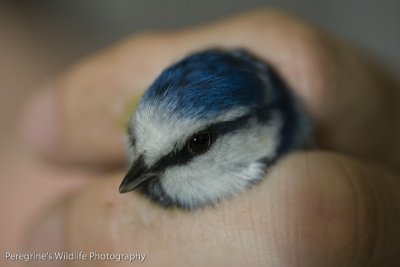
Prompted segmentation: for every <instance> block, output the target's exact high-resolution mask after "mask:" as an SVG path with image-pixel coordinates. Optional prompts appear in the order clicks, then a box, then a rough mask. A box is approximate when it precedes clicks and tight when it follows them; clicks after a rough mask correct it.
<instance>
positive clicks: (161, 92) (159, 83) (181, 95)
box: [138, 50, 267, 119]
mask: <svg viewBox="0 0 400 267" xmlns="http://www.w3.org/2000/svg"><path fill="white" fill-rule="evenodd" d="M263 67H265V68H266V66H263ZM258 72H259V70H258V69H257V65H256V64H254V59H253V58H251V57H250V56H249V54H246V53H241V51H239V50H238V51H236V52H235V53H226V52H225V53H222V52H221V51H219V50H207V51H205V52H200V53H197V54H194V55H191V56H189V57H187V58H185V59H183V60H181V61H179V62H177V63H176V64H174V65H172V66H171V67H169V68H168V69H166V70H165V71H164V72H163V73H162V74H161V75H160V76H159V77H158V78H157V79H156V80H155V82H154V83H153V84H152V85H151V86H150V88H149V90H148V91H147V92H146V93H145V94H144V96H143V98H142V100H141V103H140V104H139V106H138V109H140V108H141V107H143V105H160V103H162V105H163V111H165V112H168V113H170V114H175V115H177V116H180V117H193V118H198V119H209V118H213V117H215V116H217V115H218V114H221V113H223V112H224V111H227V110H229V109H232V108H238V107H254V106H260V105H263V104H264V103H265V102H266V101H267V97H266V90H265V84H264V82H263V81H262V80H261V78H260V77H259V75H257V73H258Z"/></svg>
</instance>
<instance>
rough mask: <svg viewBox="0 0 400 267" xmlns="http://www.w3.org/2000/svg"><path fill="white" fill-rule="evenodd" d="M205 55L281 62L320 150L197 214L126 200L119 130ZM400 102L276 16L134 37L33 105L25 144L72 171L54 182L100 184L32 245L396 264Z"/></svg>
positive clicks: (216, 262) (253, 261) (225, 259)
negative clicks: (143, 102) (179, 67)
mask: <svg viewBox="0 0 400 267" xmlns="http://www.w3.org/2000/svg"><path fill="white" fill-rule="evenodd" d="M208 46H224V47H237V46H240V47H245V48H247V49H249V50H251V51H253V52H254V53H256V54H257V55H259V56H260V57H262V58H264V59H265V60H266V61H268V62H270V63H271V64H272V65H274V66H275V67H276V69H277V70H278V71H279V72H280V74H281V76H282V77H283V78H284V79H285V80H286V81H287V83H288V84H289V85H290V87H291V88H293V90H294V92H295V94H296V95H298V97H299V98H301V99H302V100H303V102H304V104H305V106H306V109H307V110H308V112H309V114H310V116H311V118H312V119H313V120H314V121H315V135H316V143H317V146H318V148H319V149H320V150H315V151H309V152H301V153H294V154H292V155H290V156H288V157H286V158H284V159H282V160H281V161H279V162H278V164H276V166H275V167H274V168H272V169H271V171H270V172H269V173H268V174H267V177H266V178H265V179H264V181H263V182H262V183H261V184H260V185H258V186H257V187H255V188H254V189H252V190H250V191H247V192H245V193H244V194H242V195H240V196H237V197H235V198H233V199H231V200H229V201H226V202H224V203H221V204H220V205H217V206H216V207H208V208H204V209H202V210H198V211H195V212H190V213H188V212H183V211H180V210H165V209H162V208H160V207H158V206H156V205H154V204H152V203H150V202H149V201H148V200H147V199H146V198H144V197H142V196H140V195H138V194H124V195H120V194H118V186H119V184H120V182H121V179H122V177H123V175H124V171H125V168H124V167H120V166H123V163H124V162H125V156H124V155H125V154H124V147H123V143H122V141H121V139H122V136H123V134H124V129H123V127H121V120H123V119H124V118H126V114H127V113H129V112H130V110H132V99H135V98H137V97H138V96H139V95H140V94H141V93H142V92H143V91H144V89H145V88H146V87H147V86H148V85H149V84H150V83H151V81H152V80H153V79H154V78H155V77H156V76H157V75H158V73H159V72H160V71H161V70H162V69H163V68H165V67H166V66H168V65H169V64H171V63H172V62H174V61H175V60H177V59H179V58H181V57H182V56H184V55H186V54H188V53H190V52H192V51H196V50H200V49H202V48H205V47H208ZM399 92H400V85H399V82H398V81H396V80H394V78H393V77H391V76H390V75H389V74H388V73H387V72H386V71H384V70H383V69H382V68H381V67H380V66H378V65H377V64H376V63H374V62H372V61H371V60H370V59H367V58H366V57H365V56H364V55H362V54H361V53H360V52H358V51H355V50H354V49H353V48H351V47H349V46H348V45H347V44H344V43H342V42H340V41H338V40H335V39H333V38H331V37H330V36H328V35H326V34H325V33H323V32H322V31H320V30H319V29H316V28H315V27H314V26H312V25H309V24H307V23H305V22H303V21H301V20H299V19H297V18H294V17H292V16H290V15H287V14H283V13H281V12H278V11H271V10H268V11H259V12H253V13H249V14H244V15H242V16H237V17H234V18H231V19H226V20H224V21H221V22H217V23H213V24H210V25H205V26H201V27H195V28H190V29H184V30H180V31H176V32H168V33H167V32H165V33H152V34H143V35H139V36H135V37H133V38H130V39H127V40H125V41H123V42H121V43H120V44H118V45H116V46H114V47H112V48H110V49H108V50H106V51H103V52H101V53H99V54H97V55H94V56H93V57H92V58H89V59H86V60H84V61H82V62H81V63H79V64H78V65H76V66H73V67H72V68H71V69H70V70H69V71H68V72H67V73H65V74H63V75H61V76H60V77H59V78H58V79H56V80H54V81H52V82H50V83H49V84H48V85H47V88H46V89H44V90H43V91H42V92H40V93H38V95H36V96H35V97H34V98H33V99H32V100H31V102H30V103H29V104H28V106H27V107H26V109H27V111H26V116H25V119H24V121H23V123H22V124H23V125H24V128H23V133H24V134H25V136H26V140H27V141H28V142H29V144H30V145H31V146H32V148H33V149H34V150H35V151H36V153H37V154H38V155H40V156H41V157H43V158H45V159H47V160H48V162H49V160H50V162H53V163H54V164H57V166H60V165H61V166H62V165H65V166H67V167H68V168H72V167H71V166H74V167H76V168H74V173H71V171H69V173H68V175H66V170H65V169H57V170H54V171H53V172H52V174H51V176H53V179H56V177H54V176H66V177H70V178H71V179H74V177H78V176H81V177H82V176H96V178H95V179H92V180H90V181H89V182H87V183H85V185H80V188H81V191H80V193H78V194H75V195H72V196H69V197H68V199H66V200H64V201H62V202H61V203H59V204H57V205H55V204H54V207H53V208H52V209H51V211H49V213H48V215H46V216H44V217H43V218H41V219H40V220H39V222H37V224H36V225H35V226H34V227H32V229H31V230H30V231H31V232H30V234H29V236H30V238H29V239H30V240H29V241H27V243H26V245H27V247H30V248H32V249H33V250H34V251H40V250H43V251H54V250H56V251H57V250H70V251H86V252H88V251H97V252H111V253H112V252H113V253H124V252H129V253H132V252H135V251H139V252H142V253H146V254H147V257H146V260H145V261H144V263H140V265H141V266H260V265H262V266H396V265H399V264H400V228H399V227H398V226H399V225H400V172H399V171H398V166H399V165H400V139H399V138H398V136H399V134H400V130H399V129H400V120H399V118H400V116H399V115H400V110H399V108H400V95H399ZM43 118H46V122H47V123H45V124H43V125H41V127H38V124H39V123H40V121H41V120H43ZM47 164H48V165H46V166H50V165H51V164H49V163H47ZM111 168H113V171H110V170H109V169H111ZM93 169H95V172H94V171H93ZM106 169H108V170H106ZM43 175H47V176H50V175H49V172H48V171H47V172H46V171H44V172H43ZM37 176H39V174H38V175H37ZM43 186H46V185H43ZM54 190H59V192H62V189H61V188H56V189H53V190H52V191H54ZM28 251H29V250H28ZM39 263H40V264H41V265H42V264H43V263H42V262H39ZM52 264H53V263H52ZM69 264H71V265H88V266H91V265H96V266H101V265H104V266H112V264H116V265H117V264H118V266H125V265H128V264H129V263H128V262H122V264H121V263H115V262H112V261H111V262H110V261H72V262H69Z"/></svg>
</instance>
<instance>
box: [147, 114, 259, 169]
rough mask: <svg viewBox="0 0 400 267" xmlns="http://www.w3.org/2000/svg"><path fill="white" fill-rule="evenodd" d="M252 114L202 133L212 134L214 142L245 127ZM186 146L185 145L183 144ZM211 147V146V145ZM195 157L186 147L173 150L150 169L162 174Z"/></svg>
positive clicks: (222, 123) (207, 128)
mask: <svg viewBox="0 0 400 267" xmlns="http://www.w3.org/2000/svg"><path fill="white" fill-rule="evenodd" d="M252 115H254V114H246V115H243V116H241V117H238V118H236V119H234V120H231V121H222V122H217V123H214V124H211V125H209V126H207V127H206V128H205V129H203V130H202V131H208V132H210V133H211V134H212V138H213V140H214V141H215V140H216V139H217V138H218V137H220V136H223V135H226V134H229V133H231V132H234V131H236V130H238V129H241V128H243V127H245V126H246V124H247V123H248V121H249V120H250V118H251V117H252ZM185 144H186V143H185ZM211 146H212V145H211ZM195 157H196V155H192V154H191V153H190V152H189V151H188V150H187V149H186V145H185V146H184V147H181V148H179V149H174V150H173V151H172V152H170V153H168V154H166V155H165V156H163V157H161V158H160V159H159V160H158V161H157V162H156V163H155V164H154V165H153V166H152V167H151V169H152V170H153V171H155V172H162V171H163V170H165V169H166V168H168V167H171V166H177V165H183V164H187V163H188V162H189V161H191V160H192V159H193V158H195Z"/></svg>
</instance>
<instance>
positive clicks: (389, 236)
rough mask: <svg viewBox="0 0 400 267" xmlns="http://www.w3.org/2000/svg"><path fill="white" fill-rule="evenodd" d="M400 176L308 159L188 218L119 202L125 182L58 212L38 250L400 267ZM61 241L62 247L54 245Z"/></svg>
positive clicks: (170, 261)
mask: <svg viewBox="0 0 400 267" xmlns="http://www.w3.org/2000/svg"><path fill="white" fill-rule="evenodd" d="M399 176H400V175H399V174H395V173H393V172H391V171H389V170H386V169H384V168H382V167H379V166H373V165H372V164H370V163H368V162H360V161H357V160H353V159H350V158H348V157H344V156H341V155H338V154H331V153H323V152H308V153H298V154H294V155H291V156H289V157H288V158H286V159H284V160H282V161H281V162H279V163H278V164H277V165H276V166H275V167H274V168H273V169H271V172H270V173H269V174H268V176H267V178H266V179H265V180H264V181H263V182H262V183H261V184H260V185H259V186H256V187H255V188H253V189H251V190H249V191H247V192H245V193H243V194H241V195H239V196H236V197H234V198H232V199H230V200H229V201H226V202H224V203H221V204H219V205H217V206H216V207H207V208H205V209H202V210H196V211H191V212H184V211H180V210H175V209H163V208H159V207H158V206H156V205H154V204H152V203H150V202H149V201H147V199H145V198H144V197H142V196H140V195H138V194H136V193H133V194H130V195H119V194H118V193H117V190H116V188H117V187H118V184H119V181H120V180H119V175H116V177H115V178H112V179H103V180H102V181H101V182H100V183H99V184H98V185H97V186H96V187H93V188H91V189H90V190H88V191H86V192H84V193H83V194H81V195H79V196H78V197H76V198H74V199H72V200H71V201H69V202H68V203H66V204H64V205H63V206H62V207H61V208H59V209H58V210H57V212H53V214H58V215H57V216H56V215H54V216H53V217H51V219H48V220H47V222H45V223H43V222H42V224H41V227H38V228H37V229H36V233H35V234H34V235H33V236H34V237H35V238H36V240H35V239H34V242H33V243H32V244H33V245H32V244H31V245H32V246H33V248H34V249H35V251H38V252H39V251H40V248H42V249H43V250H44V251H53V250H56V251H58V250H61V251H65V250H67V251H83V252H84V253H87V254H89V253H90V252H97V253H98V254H101V253H103V254H104V253H110V254H118V253H119V254H121V253H122V254H123V253H128V254H129V253H136V252H138V253H145V254H146V258H145V261H144V263H143V266H260V265H263V266H395V265H396V264H399V263H400V256H399V255H400V229H399V227H398V225H399V224H400V197H399V196H400V177H399ZM60 214H62V215H60ZM55 222H56V223H55ZM55 225H57V227H55ZM61 225H62V227H61ZM51 229H53V231H55V233H56V235H55V234H54V233H52V232H50V230H51ZM41 233H46V235H45V236H44V235H43V234H41ZM60 233H62V234H63V238H62V242H61V241H60V240H61V239H60V238H57V239H54V240H53V241H54V242H53V243H52V242H51V238H50V239H48V238H47V237H52V236H57V237H60ZM44 241H45V242H44ZM37 244H41V247H38V245H37ZM54 244H58V245H59V246H58V247H57V248H55V247H54ZM70 263H72V264H73V265H74V264H76V265H84V264H86V265H89V266H91V265H96V266H100V265H101V264H103V265H104V266H111V265H112V264H116V263H115V262H113V261H98V260H97V261H96V259H93V260H92V261H85V262H83V261H79V262H78V261H77V262H70ZM119 264H121V263H119ZM129 264H130V263H129V262H128V261H122V265H118V266H125V265H129Z"/></svg>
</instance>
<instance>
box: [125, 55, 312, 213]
mask: <svg viewBox="0 0 400 267" xmlns="http://www.w3.org/2000/svg"><path fill="white" fill-rule="evenodd" d="M311 128H312V127H311V126H310V122H309V119H308V116H307V115H306V112H305V111H304V108H303V107H302V106H301V104H300V102H299V101H298V99H297V98H296V97H295V96H294V95H293V93H292V91H291V90H289V89H288V87H287V86H286V84H285V83H284V82H283V81H282V79H281V78H280V77H279V76H278V75H277V73H276V72H275V71H274V70H273V69H272V68H271V67H270V66H269V65H268V64H267V63H265V62H264V61H262V60H261V59H259V58H257V57H256V56H255V55H253V54H252V53H250V52H248V51H246V50H243V49H235V50H223V49H208V50H205V51H201V52H197V53H194V54H192V55H189V56H187V57H185V58H183V59H182V60H180V61H178V62H177V63H175V64H173V65H172V66H170V67H168V68H167V69H165V70H164V71H163V72H162V73H161V74H160V75H159V77H158V78H157V79H156V80H155V81H154V82H153V84H152V85H151V86H150V87H149V88H148V90H147V91H146V92H145V93H144V95H143V96H142V98H141V100H140V102H139V104H138V106H137V108H136V110H135V112H134V113H133V114H132V117H131V119H130V120H129V126H128V138H127V139H128V156H129V159H130V163H131V167H130V169H129V171H128V173H127V174H126V176H125V178H124V179H123V181H122V183H121V185H120V188H119V192H120V193H126V192H130V191H132V190H135V189H138V190H139V191H140V192H142V193H144V194H145V195H147V196H148V197H150V199H152V200H154V201H155V202H156V203H159V204H161V205H162V206H166V207H169V206H175V207H179V208H183V209H188V210H190V209H195V208H199V207H203V206H205V205H209V204H211V205H212V204H216V203H218V202H220V201H221V200H223V199H228V198H229V197H231V196H233V195H236V194H238V193H240V192H242V191H244V190H246V189H248V188H250V187H252V186H253V185H255V184H257V183H258V182H259V181H260V180H261V179H262V178H263V177H264V176H265V174H266V172H267V171H268V169H269V168H270V167H271V166H272V165H273V164H274V163H275V162H276V161H277V160H278V159H279V158H281V157H282V156H284V155H285V154H287V153H289V152H291V151H293V150H298V149H304V148H307V147H309V145H310V144H311Z"/></svg>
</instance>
